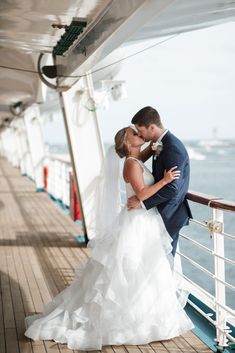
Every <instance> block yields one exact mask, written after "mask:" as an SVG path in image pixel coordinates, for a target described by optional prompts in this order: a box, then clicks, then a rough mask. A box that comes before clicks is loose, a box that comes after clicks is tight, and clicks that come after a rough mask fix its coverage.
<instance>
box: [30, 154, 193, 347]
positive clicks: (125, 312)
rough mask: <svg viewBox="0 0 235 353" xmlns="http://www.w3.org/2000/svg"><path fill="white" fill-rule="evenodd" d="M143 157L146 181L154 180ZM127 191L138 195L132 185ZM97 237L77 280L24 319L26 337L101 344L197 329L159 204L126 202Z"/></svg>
mask: <svg viewBox="0 0 235 353" xmlns="http://www.w3.org/2000/svg"><path fill="white" fill-rule="evenodd" d="M137 161H138V160H137ZM138 163H140V164H141V165H142V167H143V176H144V183H145V185H146V186H148V185H151V184H153V182H154V180H153V176H152V174H151V173H150V171H149V170H148V169H147V168H146V167H145V166H144V164H143V163H142V162H140V161H138ZM126 190H127V196H128V197H129V196H132V195H133V194H134V191H133V189H132V187H131V185H130V184H126ZM91 243H92V244H93V248H92V249H91V257H90V259H89V260H88V263H87V264H86V266H85V268H84V269H83V270H82V271H81V273H80V274H77V276H76V277H75V279H74V281H73V282H72V284H71V285H70V286H69V287H68V288H66V289H65V290H63V291H62V292H61V293H59V294H58V295H57V296H56V297H55V298H54V299H53V300H52V301H51V302H50V303H49V304H47V305H46V306H45V307H44V310H43V313H42V314H38V315H33V316H29V317H27V318H26V326H27V330H26V332H25V335H26V336H27V337H29V338H32V339H33V340H54V341H56V342H60V343H67V345H68V347H69V348H70V349H80V350H99V349H101V347H102V346H104V345H122V344H129V345H132V344H133V345H139V344H146V343H149V342H151V341H159V340H165V339H170V338H173V337H176V336H179V335H181V334H183V333H184V332H186V331H188V330H190V329H192V328H193V324H192V322H191V320H190V319H189V318H188V316H187V315H186V313H185V311H184V309H183V308H182V306H181V305H180V304H179V301H178V299H177V296H176V289H175V284H174V280H173V275H172V270H171V266H170V263H169V258H168V256H167V254H170V252H171V238H170V236H169V235H168V233H167V232H166V230H165V227H164V224H163V222H162V219H161V217H160V215H159V214H158V213H157V211H156V210H155V209H151V210H149V211H146V210H145V209H137V210H132V211H128V210H127V208H126V207H125V208H124V209H123V210H122V211H121V213H120V215H119V217H118V222H117V225H116V227H115V229H113V231H112V232H111V234H109V235H108V236H107V235H106V236H105V237H103V239H102V237H101V238H99V239H98V241H97V242H91ZM94 244H95V245H94Z"/></svg>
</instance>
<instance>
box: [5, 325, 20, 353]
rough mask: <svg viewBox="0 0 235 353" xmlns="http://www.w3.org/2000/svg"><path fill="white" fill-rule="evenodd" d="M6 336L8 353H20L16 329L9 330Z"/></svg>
mask: <svg viewBox="0 0 235 353" xmlns="http://www.w3.org/2000/svg"><path fill="white" fill-rule="evenodd" d="M5 335H6V353H20V351H19V344H18V339H17V333H16V329H15V328H7V329H6V330H5Z"/></svg>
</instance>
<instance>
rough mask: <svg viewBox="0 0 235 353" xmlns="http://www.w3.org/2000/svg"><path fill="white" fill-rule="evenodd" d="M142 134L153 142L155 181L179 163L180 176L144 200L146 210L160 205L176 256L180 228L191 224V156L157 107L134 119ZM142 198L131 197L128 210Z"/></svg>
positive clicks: (133, 122) (141, 112)
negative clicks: (189, 187)
mask: <svg viewBox="0 0 235 353" xmlns="http://www.w3.org/2000/svg"><path fill="white" fill-rule="evenodd" d="M131 122H132V124H135V127H136V128H137V130H138V132H139V135H140V136H141V137H143V138H144V139H145V141H152V145H151V147H149V148H152V151H151V154H153V162H152V169H153V171H152V173H153V176H154V179H155V182H157V181H159V180H160V179H161V178H163V176H164V170H167V171H168V170H169V169H171V168H172V167H174V166H177V170H180V172H181V173H180V178H179V179H176V180H174V181H173V182H171V183H170V184H167V185H166V186H165V187H164V188H162V189H161V190H160V191H158V192H157V193H156V194H154V195H153V196H151V197H150V198H148V199H147V200H145V201H143V204H142V203H141V205H142V207H145V208H146V209H147V210H149V209H150V208H153V207H156V206H157V208H158V211H159V213H160V214H161V216H162V219H163V221H164V223H165V226H166V229H167V231H168V233H169V234H170V236H171V237H172V239H173V240H172V247H173V249H172V254H173V256H175V252H176V248H177V242H178V238H179V231H180V229H181V228H182V227H183V226H184V225H187V224H188V220H189V218H192V214H191V211H190V208H189V205H188V202H187V200H186V194H187V191H188V186H189V157H188V153H187V151H186V149H185V147H184V145H183V143H182V142H181V141H180V140H179V139H178V138H177V137H175V136H174V135H173V134H172V133H170V131H168V130H166V129H165V128H164V127H163V125H162V122H161V119H160V116H159V114H158V112H157V111H156V109H154V108H152V107H145V108H143V109H141V110H140V111H138V112H137V113H136V114H135V116H134V117H133V119H132V120H131ZM139 207H140V201H139V200H138V199H137V197H136V196H132V197H131V198H129V199H128V209H133V208H139Z"/></svg>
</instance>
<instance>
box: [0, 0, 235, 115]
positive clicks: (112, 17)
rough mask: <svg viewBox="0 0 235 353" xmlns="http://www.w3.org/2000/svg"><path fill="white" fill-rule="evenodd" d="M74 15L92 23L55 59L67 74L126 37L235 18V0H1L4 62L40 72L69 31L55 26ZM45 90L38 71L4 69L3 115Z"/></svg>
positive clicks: (0, 82) (0, 88)
mask: <svg viewBox="0 0 235 353" xmlns="http://www.w3.org/2000/svg"><path fill="white" fill-rule="evenodd" d="M120 3H121V5H122V6H120ZM73 17H79V18H83V19H86V21H87V27H86V28H85V30H84V32H83V33H82V35H81V38H78V41H77V43H76V44H75V45H74V46H73V48H72V49H71V50H70V51H69V52H68V54H67V55H66V56H63V57H56V62H57V64H59V65H60V68H61V71H60V74H62V75H81V74H84V73H85V72H86V71H87V70H89V69H90V68H92V67H93V66H94V65H95V64H96V63H98V62H99V61H100V60H102V59H103V58H104V57H106V56H107V55H108V54H109V53H110V52H111V51H113V50H114V49H115V48H117V47H119V46H120V44H123V43H125V42H126V41H136V40H145V39H148V38H154V37H160V36H164V35H168V34H174V33H179V32H184V31H191V30H195V29H198V28H203V27H208V26H212V25H216V24H220V23H223V22H228V21H234V19H235V0H198V1H195V0H175V1H174V0H148V1H147V0H122V1H121V2H120V0H89V1H87V0H63V1H42V0H38V1H34V0H27V1H26V0H18V1H9V0H2V1H1V4H0V66H5V67H6V66H7V67H13V68H14V67H16V68H20V69H26V70H32V71H37V66H36V64H37V58H38V55H39V53H42V52H43V53H51V52H52V50H53V47H54V46H55V45H56V43H57V41H58V40H59V39H60V37H61V35H62V34H63V33H64V30H63V29H58V28H53V27H52V24H55V23H56V24H65V25H69V24H70V23H71V21H72V19H73ZM79 41H80V43H79ZM81 48H85V49H86V55H84V51H83V53H82V49H81ZM62 81H63V80H62ZM64 81H66V82H65V83H66V84H68V85H71V84H73V83H74V82H73V81H74V80H73V81H72V80H71V79H70V80H64ZM41 89H42V87H41V83H40V79H39V77H38V75H37V74H35V73H29V72H25V71H15V70H9V69H6V68H1V67H0V119H1V118H2V119H4V118H5V117H6V116H8V115H9V105H12V104H16V103H17V102H19V101H21V102H24V103H25V104H32V103H34V102H40V101H41V100H42V91H41Z"/></svg>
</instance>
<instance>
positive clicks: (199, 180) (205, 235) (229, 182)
mask: <svg viewBox="0 0 235 353" xmlns="http://www.w3.org/2000/svg"><path fill="white" fill-rule="evenodd" d="M184 144H185V146H186V148H187V150H188V153H189V157H190V164H191V178H190V187H189V188H190V190H193V191H195V192H201V193H205V194H208V195H213V196H215V197H221V198H224V199H226V200H229V201H233V202H235V157H234V156H235V141H231V140H225V141H221V140H217V141H216V140H207V141H184ZM105 147H106V148H107V147H108V145H106V146H105ZM49 152H51V153H56V154H60V155H62V154H67V147H66V146H65V145H54V146H49ZM147 165H148V166H149V167H150V168H151V161H149V163H147ZM190 207H191V210H192V213H193V218H194V219H195V220H198V221H201V222H205V221H208V220H210V219H212V209H210V208H209V207H206V206H203V205H199V204H196V203H194V202H190ZM224 223H225V232H226V233H229V234H231V235H233V236H234V240H231V239H226V238H225V255H226V257H228V258H230V259H232V260H234V261H235V213H232V212H224ZM182 233H183V234H185V235H187V236H189V237H191V238H192V239H194V240H196V241H198V242H199V243H201V244H203V245H204V246H206V247H208V248H209V249H213V239H212V238H211V236H210V233H209V231H208V230H207V229H205V228H202V227H200V226H198V225H195V224H190V225H189V226H187V227H184V228H183V229H182ZM180 250H181V252H182V253H184V254H185V255H187V256H188V257H190V258H192V259H193V260H194V261H196V262H198V263H199V264H200V265H202V266H203V267H205V268H206V269H208V270H209V271H210V272H212V273H213V272H214V258H213V257H212V256H211V255H210V254H209V253H208V252H205V251H204V250H202V249H200V248H199V247H197V246H196V245H193V244H192V243H191V242H189V241H188V240H185V239H181V240H180ZM182 266H183V271H184V273H185V274H186V275H187V276H189V277H190V278H192V279H193V280H194V281H195V282H196V283H197V284H198V285H199V286H201V287H202V288H204V289H206V290H207V291H208V292H210V293H212V294H214V293H215V288H214V280H213V279H211V278H210V277H209V276H208V275H206V274H204V273H203V272H202V271H201V270H199V269H196V268H195V267H194V266H193V265H191V264H190V263H189V262H188V261H187V260H184V259H183V260H182ZM225 277H226V281H227V282H229V283H230V284H232V285H233V286H235V266H233V265H231V264H226V265H225ZM226 301H227V304H228V305H229V306H230V307H232V308H233V309H235V293H234V292H233V291H232V290H231V289H229V288H227V289H226Z"/></svg>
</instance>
